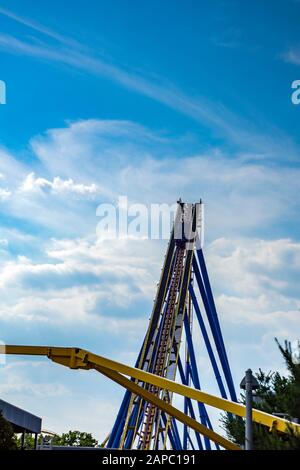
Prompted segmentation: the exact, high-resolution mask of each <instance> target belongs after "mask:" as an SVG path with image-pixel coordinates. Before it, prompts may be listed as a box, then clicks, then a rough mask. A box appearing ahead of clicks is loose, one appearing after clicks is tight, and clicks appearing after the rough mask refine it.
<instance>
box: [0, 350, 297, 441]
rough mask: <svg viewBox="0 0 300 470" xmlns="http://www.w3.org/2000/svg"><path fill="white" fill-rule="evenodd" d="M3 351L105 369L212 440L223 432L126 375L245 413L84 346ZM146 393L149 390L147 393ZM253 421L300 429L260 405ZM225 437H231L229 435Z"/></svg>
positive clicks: (237, 406)
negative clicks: (167, 401) (152, 392)
mask: <svg viewBox="0 0 300 470" xmlns="http://www.w3.org/2000/svg"><path fill="white" fill-rule="evenodd" d="M0 354H15V355H32V356H47V357H48V358H49V359H51V360H52V361H54V362H57V363H58V364H61V365H64V366H66V367H70V368H71V369H87V370H89V369H95V370H97V371H99V372H101V373H102V374H104V375H106V376H107V377H109V378H111V379H112V380H114V381H115V382H117V383H119V384H120V385H122V386H124V387H126V388H127V389H128V390H130V391H131V392H133V393H135V394H137V395H140V396H142V397H143V398H145V399H146V400H147V401H149V402H152V403H153V404H154V405H155V406H158V408H161V409H163V410H164V411H166V412H167V413H168V414H170V415H172V416H174V417H176V418H177V419H178V420H179V421H181V422H183V423H184V424H186V425H187V426H190V427H192V428H193V429H196V428H195V426H196V425H197V429H196V430H197V431H198V432H200V433H202V434H205V435H207V436H208V437H209V438H211V439H212V440H215V439H219V438H222V439H224V438H223V437H222V436H219V435H218V434H217V433H213V435H214V436H213V437H212V435H208V432H209V433H211V432H212V431H210V430H209V429H208V428H206V427H205V426H203V427H201V431H200V428H199V426H202V425H200V423H197V422H196V421H195V420H192V418H190V417H189V416H186V415H185V414H184V413H182V412H181V411H179V410H177V409H176V408H174V407H173V406H171V405H169V404H168V403H166V402H165V401H163V400H160V399H159V398H157V397H156V396H154V395H153V394H151V393H150V392H148V391H147V390H145V389H143V388H142V387H140V386H139V385H137V384H136V383H135V382H133V381H131V380H128V379H126V378H125V377H124V376H123V375H125V376H128V377H130V378H134V379H137V380H138V381H141V382H145V383H148V384H151V385H154V386H156V387H159V388H161V389H164V390H168V391H170V392H174V393H178V394H179V395H182V396H184V397H188V398H191V399H193V400H197V401H199V402H202V403H205V404H207V405H209V406H213V407H215V408H218V409H220V410H223V411H227V412H229V413H233V414H235V415H237V416H241V417H245V406H244V405H242V404H240V403H234V402H232V401H230V400H225V399H224V398H219V397H217V396H215V395H211V394H209V393H206V392H203V391H200V390H197V389H194V388H192V387H189V386H187V385H182V384H179V383H177V382H174V381H173V380H169V379H166V378H164V377H159V376H157V375H154V374H150V373H149V372H145V371H143V370H140V369H136V368H134V367H130V366H127V365H126V364H122V363H120V362H117V361H113V360H111V359H107V358H105V357H103V356H98V355H96V354H93V353H91V352H89V351H86V350H84V349H79V348H63V347H51V346H50V347H48V346H12V345H8V346H3V345H1V346H0ZM122 374H123V375H122ZM145 394H147V396H146V395H145ZM148 394H149V396H148ZM158 400H159V401H158ZM158 403H159V404H158ZM175 413H176V414H175ZM180 413H181V414H180ZM182 415H183V416H182ZM253 421H255V422H256V423H260V424H263V425H265V426H267V427H269V428H270V429H272V428H275V429H276V430H277V431H280V432H288V430H289V429H292V430H293V431H295V432H296V433H300V425H299V424H296V423H291V422H290V421H288V420H285V419H282V418H279V417H277V416H274V415H271V414H268V413H265V412H263V411H259V410H256V409H254V410H253ZM195 423H196V424H195ZM203 428H204V429H203ZM225 441H227V440H226V439H225ZM216 442H219V441H216ZM219 443H220V442H219ZM227 443H229V444H230V445H234V444H232V443H230V442H229V441H227ZM220 444H221V443H220ZM225 444H226V442H224V441H223V443H222V444H221V445H222V446H224V447H225V448H226V446H225ZM227 448H228V447H227ZM231 448H232V447H231Z"/></svg>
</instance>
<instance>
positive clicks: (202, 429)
mask: <svg viewBox="0 0 300 470" xmlns="http://www.w3.org/2000/svg"><path fill="white" fill-rule="evenodd" d="M96 370H98V371H99V372H100V373H101V374H103V375H105V376H106V377H108V378H109V379H111V380H113V381H114V382H116V383H118V384H120V385H122V386H123V387H125V388H127V390H129V391H130V392H132V393H134V394H136V395H140V396H141V397H142V398H143V399H144V400H146V401H147V402H149V403H152V404H153V405H154V406H156V407H157V408H159V409H161V410H162V411H165V412H166V413H167V414H168V415H170V416H173V418H175V419H177V420H178V421H180V422H181V423H183V424H186V425H187V426H188V427H190V428H191V429H194V430H195V431H197V432H199V433H200V434H203V435H204V436H207V437H208V438H209V439H211V440H212V441H214V442H216V443H217V444H220V446H222V447H224V449H226V450H241V448H240V447H239V446H237V445H236V444H234V443H233V442H231V441H229V440H228V439H225V438H224V437H223V436H221V435H220V434H218V433H216V432H214V431H212V430H211V429H208V428H207V427H206V426H203V424H200V423H198V422H197V421H196V420H195V419H193V418H191V417H190V416H188V415H186V414H185V413H183V412H182V411H180V410H178V409H177V408H175V407H174V406H172V405H170V404H169V403H167V402H165V401H164V400H161V399H160V398H158V397H157V396H156V395H154V394H153V393H151V392H148V390H145V389H144V388H142V387H140V386H139V385H137V384H136V383H135V382H133V381H131V380H129V379H127V378H126V377H124V376H123V375H122V374H120V373H119V372H115V371H112V370H110V369H105V367H99V366H98V367H96Z"/></svg>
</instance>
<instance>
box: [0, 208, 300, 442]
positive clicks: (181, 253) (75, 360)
mask: <svg viewBox="0 0 300 470" xmlns="http://www.w3.org/2000/svg"><path fill="white" fill-rule="evenodd" d="M202 232H203V204H202V202H201V201H200V202H199V203H195V204H190V203H183V202H182V201H181V200H179V201H178V205H177V212H176V215H175V220H174V224H173V228H172V231H171V235H170V240H169V243H168V247H167V252H166V255H165V259H164V264H163V268H162V271H161V276H160V280H159V283H158V286H157V293H156V297H155V301H154V305H153V310H152V314H151V317H150V321H149V325H148V329H147V331H146V335H145V338H144V341H143V343H142V346H141V349H140V352H139V354H138V357H137V360H136V362H135V366H134V367H131V366H128V365H125V364H122V363H120V362H117V361H113V360H111V359H108V358H105V357H102V356H99V355H96V354H93V353H91V352H89V351H85V350H83V349H80V348H74V347H73V348H61V347H52V346H13V345H7V346H0V353H2V354H18V355H41V356H46V357H48V358H49V359H51V360H52V361H54V362H56V363H58V364H60V365H63V366H66V367H69V368H71V369H85V370H90V369H92V370H96V371H98V372H100V373H101V374H102V375H104V376H106V377H107V378H109V379H110V380H112V381H114V382H116V383H117V384H119V385H121V386H122V387H124V388H125V390H126V391H125V394H124V397H123V400H122V402H121V405H120V408H119V411H118V413H117V416H116V419H115V422H114V424H113V427H112V429H111V432H110V434H109V436H108V438H107V439H106V441H105V443H104V445H105V447H106V448H108V449H140V450H160V449H175V450H185V449H193V450H211V449H216V450H220V449H222V448H223V449H227V450H241V448H240V447H239V446H237V445H236V444H234V443H233V442H231V441H229V440H228V439H226V438H225V437H223V436H222V435H220V434H219V433H217V432H216V431H214V429H213V426H212V422H211V419H210V417H209V413H208V409H207V406H210V407H214V408H216V409H219V410H222V411H225V412H228V413H231V414H234V415H237V416H241V417H245V406H244V405H242V404H240V403H238V402H237V395H236V391H235V386H234V382H233V378H232V374H231V369H230V365H229V360H228V356H227V353H226V349H225V343H224V340H223V335H222V331H221V326H220V322H219V318H218V314H217V310H216V306H215V302H214V297H213V293H212V288H211V285H210V281H209V277H208V272H207V268H206V263H205V260H204V255H203V250H202ZM195 334H198V335H200V337H201V338H202V342H203V345H204V347H205V349H206V351H207V357H208V361H207V362H208V363H210V365H211V368H212V372H213V374H214V377H215V380H216V384H217V387H218V389H219V394H220V396H216V395H213V394H209V393H206V392H204V391H202V390H201V385H200V373H199V364H198V362H199V361H197V354H196V350H195V347H194V335H195ZM174 394H175V395H179V396H181V397H182V399H183V406H182V407H183V410H181V409H179V408H176V407H175V406H174V405H173V401H174V400H173V398H174ZM197 416H199V418H197ZM252 417H253V421H255V422H257V423H260V424H262V425H264V426H267V427H268V428H269V429H270V430H271V429H272V430H276V431H277V432H281V433H285V432H290V430H291V429H293V430H294V431H295V432H297V433H299V432H300V425H298V424H296V423H291V422H289V421H287V420H285V419H282V418H279V417H277V416H274V415H271V414H268V413H264V412H262V411H259V410H255V409H254V410H253V416H252Z"/></svg>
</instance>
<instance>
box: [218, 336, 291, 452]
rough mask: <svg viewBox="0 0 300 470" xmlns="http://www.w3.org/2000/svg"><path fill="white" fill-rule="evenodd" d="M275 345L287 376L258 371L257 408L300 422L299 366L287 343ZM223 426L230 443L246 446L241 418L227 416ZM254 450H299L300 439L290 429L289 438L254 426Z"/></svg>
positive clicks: (243, 398) (243, 399) (243, 397)
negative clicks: (281, 357)
mask: <svg viewBox="0 0 300 470" xmlns="http://www.w3.org/2000/svg"><path fill="white" fill-rule="evenodd" d="M276 342H277V345H278V348H279V350H280V352H281V354H282V356H283V358H284V361H285V364H286V367H287V369H288V376H287V377H285V376H283V375H281V374H279V372H269V373H268V374H266V373H264V372H263V371H262V370H259V372H258V373H256V374H255V376H256V379H257V381H258V385H259V386H258V389H257V390H256V398H255V404H254V406H255V408H257V409H259V410H262V411H266V412H267V413H271V414H277V413H282V414H284V415H285V416H286V417H287V419H290V420H294V419H298V420H299V421H300V364H299V363H297V362H295V361H294V360H293V354H292V350H291V344H290V343H289V342H288V341H285V344H284V346H282V345H280V344H279V342H278V341H277V339H276ZM241 402H242V403H245V395H244V394H242V395H241ZM221 423H222V425H223V428H224V429H225V431H226V434H227V437H228V438H229V439H230V440H232V441H233V442H235V443H236V444H238V445H243V444H244V441H245V423H244V420H243V419H242V418H240V417H236V416H233V415H230V414H228V413H226V414H225V415H223V416H222V418H221ZM253 446H254V449H259V450H269V449H274V450H284V449H286V450H288V449H295V450H296V449H297V450H300V437H299V436H297V435H295V434H294V433H293V432H292V431H291V429H290V430H289V432H288V433H287V434H283V433H277V432H276V430H271V431H270V430H268V429H267V428H266V427H265V426H262V425H259V424H256V423H254V425H253Z"/></svg>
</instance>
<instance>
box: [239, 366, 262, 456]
mask: <svg viewBox="0 0 300 470" xmlns="http://www.w3.org/2000/svg"><path fill="white" fill-rule="evenodd" d="M240 387H241V389H243V390H245V391H246V422H245V450H252V449H253V420H252V405H253V393H252V392H253V390H256V389H257V388H258V382H257V380H256V378H255V377H253V375H252V370H251V369H248V370H246V373H245V377H244V378H243V380H242V381H241V384H240Z"/></svg>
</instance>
